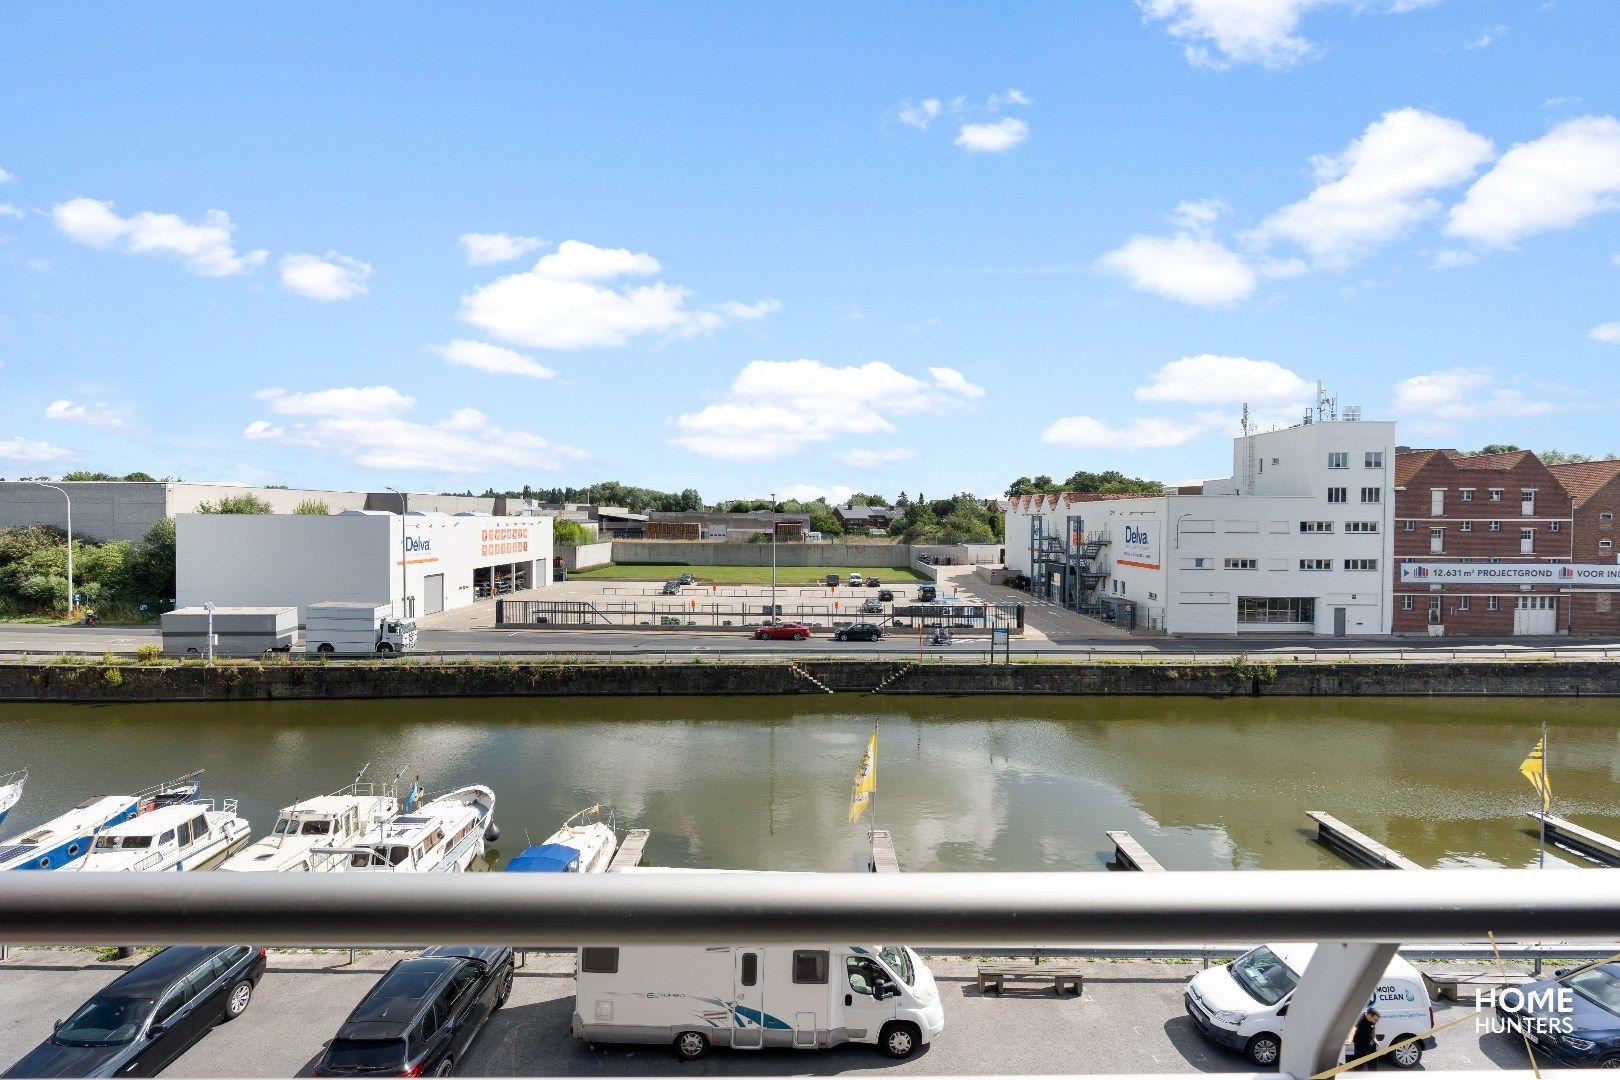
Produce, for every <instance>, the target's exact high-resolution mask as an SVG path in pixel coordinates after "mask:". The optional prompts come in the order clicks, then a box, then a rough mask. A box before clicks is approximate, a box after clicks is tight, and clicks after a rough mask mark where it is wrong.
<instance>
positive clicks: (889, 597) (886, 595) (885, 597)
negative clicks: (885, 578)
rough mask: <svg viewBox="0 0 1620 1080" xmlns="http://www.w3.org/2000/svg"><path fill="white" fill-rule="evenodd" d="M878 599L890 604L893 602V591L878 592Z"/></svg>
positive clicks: (883, 590)
mask: <svg viewBox="0 0 1620 1080" xmlns="http://www.w3.org/2000/svg"><path fill="white" fill-rule="evenodd" d="M878 599H879V600H881V601H883V602H885V603H892V602H893V601H894V590H893V589H882V590H880V591H879V592H878Z"/></svg>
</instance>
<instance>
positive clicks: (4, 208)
mask: <svg viewBox="0 0 1620 1080" xmlns="http://www.w3.org/2000/svg"><path fill="white" fill-rule="evenodd" d="M22 216H23V212H22V211H21V210H19V209H17V208H16V207H15V206H12V205H11V204H10V203H5V202H0V217H14V218H20V217H22Z"/></svg>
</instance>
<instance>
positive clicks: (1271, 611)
mask: <svg viewBox="0 0 1620 1080" xmlns="http://www.w3.org/2000/svg"><path fill="white" fill-rule="evenodd" d="M1237 621H1238V622H1240V623H1314V622H1315V621H1316V600H1315V599H1314V598H1312V597H1309V596H1240V597H1238V611H1237Z"/></svg>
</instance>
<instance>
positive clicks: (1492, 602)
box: [1485, 596, 1502, 611]
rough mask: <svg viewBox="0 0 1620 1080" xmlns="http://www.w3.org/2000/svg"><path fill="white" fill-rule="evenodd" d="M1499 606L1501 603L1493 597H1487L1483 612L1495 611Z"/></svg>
mask: <svg viewBox="0 0 1620 1080" xmlns="http://www.w3.org/2000/svg"><path fill="white" fill-rule="evenodd" d="M1501 605H1502V602H1501V601H1500V600H1498V599H1497V598H1496V597H1494V596H1487V597H1486V598H1485V610H1486V611H1495V610H1496V609H1497V608H1499V607H1501Z"/></svg>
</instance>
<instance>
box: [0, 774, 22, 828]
mask: <svg viewBox="0 0 1620 1080" xmlns="http://www.w3.org/2000/svg"><path fill="white" fill-rule="evenodd" d="M26 783H28V770H27V769H19V770H18V771H16V772H12V773H6V774H5V775H4V776H0V822H4V821H5V820H6V815H7V814H9V813H11V808H12V807H13V806H16V805H17V804H18V803H20V802H22V794H23V785H24V784H26Z"/></svg>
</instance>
